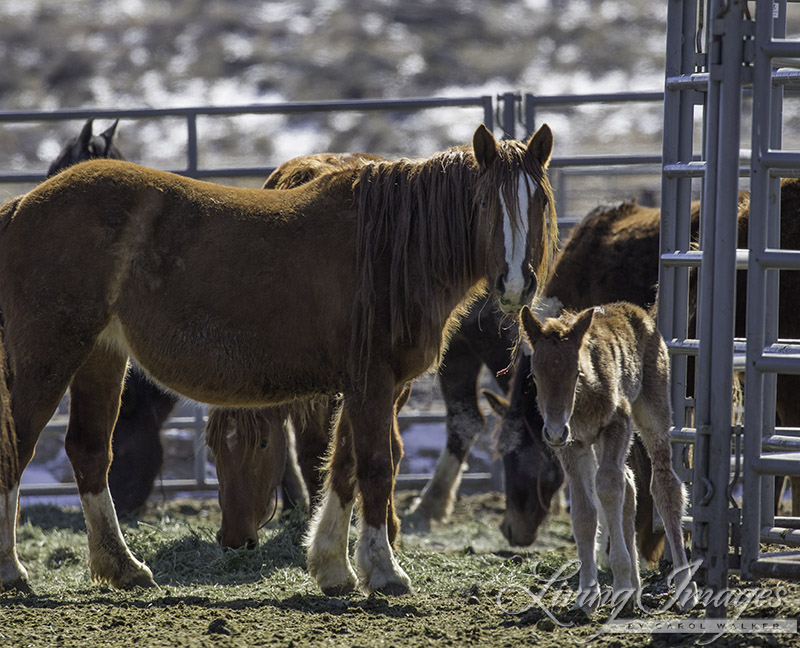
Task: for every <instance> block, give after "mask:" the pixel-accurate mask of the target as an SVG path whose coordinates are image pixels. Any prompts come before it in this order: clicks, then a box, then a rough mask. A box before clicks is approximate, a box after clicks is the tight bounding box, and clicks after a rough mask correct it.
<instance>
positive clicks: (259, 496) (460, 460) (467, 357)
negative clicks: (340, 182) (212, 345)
mask: <svg viewBox="0 0 800 648" xmlns="http://www.w3.org/2000/svg"><path fill="white" fill-rule="evenodd" d="M368 162H388V160H386V159H385V158H381V157H378V156H375V155H370V154H367V153H318V154H313V155H307V156H302V157H298V158H293V159H291V160H289V161H288V162H284V163H283V164H281V165H280V166H279V167H278V168H277V169H276V170H275V171H273V173H272V174H270V176H269V177H268V178H267V180H266V182H265V183H264V188H265V189H291V188H294V187H297V186H299V185H301V184H304V183H306V182H309V181H310V180H313V179H315V178H317V177H319V176H320V175H323V174H325V173H328V172H331V171H336V170H340V169H343V168H357V167H360V166H362V165H364V164H366V163H368ZM512 331H513V333H514V336H513V337H512V335H511V333H512ZM515 336H516V323H515V322H510V321H509V320H508V318H505V317H504V315H503V313H502V312H501V311H499V309H498V308H497V307H496V305H495V304H494V303H493V300H491V299H489V298H488V297H482V298H480V299H479V300H478V301H476V302H475V303H474V304H473V305H472V307H471V308H470V309H469V312H468V313H467V314H466V315H465V316H464V317H463V319H462V320H461V321H460V322H459V325H458V329H457V330H456V331H455V332H454V333H453V334H452V336H451V337H450V340H449V342H448V344H447V348H446V349H445V351H444V354H443V356H442V359H441V362H440V363H439V369H438V374H439V384H440V387H441V391H442V396H443V399H444V403H445V408H446V423H445V427H446V435H447V441H446V445H445V447H444V448H443V449H442V453H441V456H440V457H439V461H438V462H437V464H436V469H435V471H434V474H433V476H432V477H431V479H430V480H429V482H428V484H427V485H426V486H425V488H424V489H423V491H422V493H421V494H420V496H419V497H418V498H417V499H416V500H415V501H414V503H413V506H412V509H411V510H410V511H409V513H408V514H407V515H406V517H405V518H404V520H403V524H404V525H406V524H407V523H408V524H409V526H412V527H413V528H415V529H421V528H425V527H427V526H428V525H429V524H430V521H431V520H443V519H445V518H446V517H447V516H448V515H449V513H450V511H451V510H452V506H453V503H454V500H455V494H456V491H457V490H458V485H459V483H460V481H461V473H462V471H463V469H464V465H465V463H466V459H467V455H468V453H469V450H470V447H471V446H472V442H473V440H474V439H475V437H476V435H477V434H478V433H479V431H480V430H482V429H483V428H484V426H485V420H484V417H483V414H482V412H481V410H480V407H479V405H478V392H477V388H476V385H477V382H478V377H479V374H480V371H481V368H482V367H483V365H484V364H485V365H486V366H487V367H488V368H489V369H490V370H491V371H492V373H493V374H497V373H498V372H500V371H501V370H503V369H505V368H506V367H507V366H508V364H509V349H511V348H512V347H513V346H514V343H515V339H516V337H515ZM510 380H511V372H505V373H502V374H501V375H500V376H498V378H497V382H498V384H499V385H500V387H501V388H503V389H507V388H508V386H509V384H510ZM335 409H336V403H335V402H329V400H328V398H327V397H320V398H316V399H311V400H301V401H297V402H295V403H293V404H291V405H290V406H288V407H284V408H283V409H282V412H283V413H284V414H285V416H286V417H288V418H289V419H291V423H292V428H293V430H294V433H295V438H296V456H297V462H298V464H299V470H300V472H301V473H302V478H303V482H304V485H305V488H306V492H307V494H308V500H309V504H310V506H311V510H313V508H314V506H315V504H316V499H317V495H318V493H319V492H320V490H321V488H322V481H323V477H324V469H323V466H324V464H325V456H326V454H327V450H328V442H329V439H330V430H331V424H332V421H333V417H334V413H335ZM238 412H241V417H240V420H238V421H232V419H235V418H237V416H238ZM215 416H216V410H215V409H211V410H209V422H208V426H207V430H208V434H207V438H208V442H209V445H211V446H212V448H214V447H218V446H219V443H220V442H221V441H219V440H218V439H216V438H215V437H216V436H219V435H221V434H222V432H221V430H227V429H229V428H230V427H235V428H236V429H239V430H243V432H242V434H241V438H236V437H235V436H229V437H228V442H227V443H228V446H227V449H226V451H225V454H224V455H219V454H217V453H215V454H217V456H216V464H217V474H218V477H219V482H220V507H221V509H222V525H221V527H220V531H219V533H218V534H217V538H218V540H219V542H220V544H222V545H223V546H225V547H233V548H236V547H255V546H256V545H257V543H258V534H257V530H258V529H259V528H260V527H261V526H262V525H263V524H264V523H265V521H266V520H267V519H268V518H267V515H268V514H269V512H270V511H273V510H274V505H273V504H272V502H273V500H274V497H275V491H274V490H272V488H266V485H271V486H272V487H275V486H277V482H278V481H279V480H280V473H281V472H282V471H283V470H284V468H283V466H280V465H279V464H277V463H275V461H274V458H273V457H272V456H270V455H269V453H265V452H258V451H256V450H255V448H254V447H253V444H260V443H262V442H263V439H264V437H265V436H266V435H270V434H273V430H275V429H278V428H279V427H280V426H281V425H282V424H283V423H284V422H285V420H284V419H281V418H280V417H279V416H276V415H275V414H274V413H273V414H267V413H265V414H264V416H260V417H258V416H257V417H253V416H252V415H250V414H249V413H248V412H247V410H229V411H226V412H225V414H224V418H225V421H227V422H222V421H220V422H216V421H214V418H215ZM250 423H253V424H260V425H262V426H272V428H271V429H269V428H267V427H262V429H261V430H260V431H258V430H245V428H246V426H247V425H248V424H250ZM294 470H295V468H294V465H293V463H292V462H288V463H287V464H286V472H285V473H284V481H286V479H287V477H288V476H291V475H292V474H293V471H294ZM276 471H277V472H276ZM245 476H247V478H245ZM253 484H255V485H257V487H255V488H254V487H253ZM284 495H285V493H284ZM271 507H272V508H271ZM390 523H391V516H390ZM393 535H394V529H393V528H391V527H390V530H389V537H390V541H393Z"/></svg>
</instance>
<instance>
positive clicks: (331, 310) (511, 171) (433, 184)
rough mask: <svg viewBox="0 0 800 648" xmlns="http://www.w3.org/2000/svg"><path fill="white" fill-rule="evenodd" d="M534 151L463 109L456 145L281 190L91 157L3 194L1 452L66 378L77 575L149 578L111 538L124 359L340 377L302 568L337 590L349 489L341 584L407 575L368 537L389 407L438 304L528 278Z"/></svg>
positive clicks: (20, 575) (548, 199) (443, 315)
mask: <svg viewBox="0 0 800 648" xmlns="http://www.w3.org/2000/svg"><path fill="white" fill-rule="evenodd" d="M551 151H552V133H551V132H550V129H549V128H548V127H546V126H543V127H542V128H541V129H540V130H539V131H537V133H536V134H534V136H533V137H532V138H531V140H530V141H529V142H528V143H527V144H522V143H519V142H515V141H503V142H500V143H498V142H497V141H496V140H495V139H494V137H492V135H491V133H489V132H488V131H487V130H486V129H485V128H484V127H480V128H478V130H477V131H476V133H475V136H474V138H473V143H472V148H470V147H468V146H462V147H457V148H454V149H450V150H448V151H446V152H444V153H441V154H437V155H435V156H432V157H431V158H429V159H427V160H420V161H411V160H401V161H398V162H396V163H389V164H384V163H381V164H370V165H366V166H365V167H364V168H363V169H360V170H357V171H351V170H347V171H342V172H340V173H334V174H328V175H325V176H323V177H321V178H319V179H317V180H315V181H312V182H310V183H307V184H306V185H303V186H301V187H299V188H297V189H292V190H286V191H263V190H247V189H236V188H231V187H223V186H219V185H213V184H210V183H205V182H199V181H195V180H190V179H186V178H182V177H179V176H175V175H173V174H169V173H164V172H160V171H155V170H152V169H147V168H144V167H139V166H137V165H133V164H129V163H125V162H118V161H112V160H103V161H91V162H86V163H82V164H79V165H76V166H74V167H71V168H70V169H68V170H66V171H65V172H63V173H61V174H59V175H57V176H55V177H53V178H52V179H50V180H48V181H46V182H45V183H43V184H42V185H40V186H39V187H37V188H36V189H34V190H33V191H31V192H30V193H28V194H26V195H25V196H21V197H18V198H15V199H13V200H11V201H9V202H7V203H5V205H3V206H2V208H0V276H2V277H5V278H13V280H7V281H4V282H3V283H2V285H1V286H0V310H2V312H3V314H4V317H5V331H4V342H5V344H6V350H7V352H8V356H9V363H10V373H11V376H12V383H11V407H12V418H13V420H14V424H15V425H16V429H17V439H18V455H19V469H24V467H25V466H26V465H27V464H28V462H29V461H30V458H31V456H32V454H33V450H34V447H35V445H36V441H37V439H38V435H39V433H40V431H41V429H42V427H43V426H44V424H45V423H46V422H47V420H49V418H50V416H51V415H52V413H53V411H54V410H55V407H56V405H57V403H58V401H59V400H60V398H61V396H62V395H63V394H64V392H65V390H66V389H67V388H68V387H69V388H70V390H71V407H70V423H69V427H68V431H67V438H66V447H67V454H68V456H69V457H70V460H71V462H72V464H73V468H74V469H75V474H76V478H77V481H78V490H79V493H80V495H81V501H82V505H83V508H84V514H85V517H86V520H87V528H88V531H89V547H90V569H91V571H92V574H93V576H94V578H95V579H98V580H104V581H108V582H110V583H111V584H112V585H114V586H126V585H137V584H139V585H152V584H153V580H152V575H151V573H150V571H149V569H147V567H146V566H145V565H144V564H142V563H141V562H139V561H138V560H136V559H135V558H134V557H133V555H132V554H131V553H130V551H129V550H128V548H127V546H126V545H125V542H124V540H123V538H122V535H121V533H120V530H119V525H118V523H117V520H116V515H115V513H114V510H113V505H112V503H111V498H110V495H109V492H108V486H107V482H106V478H105V476H106V471H107V468H108V463H109V437H110V432H111V429H112V427H113V424H114V421H115V419H116V415H117V410H118V407H119V395H120V392H121V386H122V380H123V377H124V374H125V371H126V367H127V361H128V356H129V355H132V356H133V357H134V358H135V359H136V360H137V362H138V364H139V365H141V366H142V367H143V368H144V369H145V370H146V371H147V372H148V373H149V374H150V375H151V376H152V377H153V378H154V379H156V380H157V381H158V382H160V383H162V384H164V385H165V386H167V387H168V388H170V389H172V390H174V391H176V392H178V393H183V394H185V395H187V396H188V397H190V398H193V399H195V400H199V401H205V402H210V403H212V404H215V405H218V406H226V407H229V406H235V407H258V406H264V405H278V404H281V403H282V402H286V401H289V400H293V399H296V398H298V397H305V396H310V395H315V394H330V393H337V392H341V393H342V394H343V395H344V396H343V405H342V407H341V409H340V412H339V420H338V425H337V427H336V431H335V444H334V446H333V447H334V457H333V459H332V462H331V473H330V475H329V476H328V477H327V478H326V484H325V487H324V490H323V496H322V501H321V504H320V506H319V508H318V509H317V513H316V514H315V517H314V520H313V522H312V525H311V531H310V533H309V537H308V567H309V571H310V573H311V574H312V575H313V576H314V577H315V578H316V580H317V582H318V584H319V585H320V587H321V588H322V589H323V591H326V592H339V591H345V590H348V589H351V588H353V587H354V586H355V583H356V577H355V573H354V572H353V570H352V568H351V567H350V562H349V557H348V551H347V528H348V526H349V520H350V513H351V511H352V507H353V504H354V499H355V496H356V494H357V493H358V494H359V495H360V498H361V507H360V508H361V518H362V524H361V527H360V536H361V540H360V542H359V546H358V550H357V552H356V562H357V565H358V568H359V577H360V582H361V585H362V587H363V588H364V589H365V590H367V591H375V590H380V591H385V592H398V593H399V592H406V591H408V590H409V588H410V582H409V580H408V577H407V576H406V574H405V572H404V571H403V570H402V568H401V567H400V566H399V564H398V563H397V561H396V559H395V558H394V554H393V552H392V550H391V547H390V545H389V542H388V535H387V514H388V510H389V509H388V506H389V502H390V499H391V493H392V487H393V477H394V471H395V469H396V465H397V461H399V458H400V457H399V455H400V452H401V448H400V447H399V446H398V444H397V443H396V441H395V440H394V437H393V435H392V427H393V426H392V417H393V415H394V413H395V407H396V405H395V404H396V402H397V401H398V399H399V398H400V397H401V396H402V395H403V393H404V392H405V390H406V386H407V383H408V382H409V381H410V380H412V379H413V378H414V377H415V376H416V375H418V374H419V373H420V372H422V371H425V370H426V369H427V368H428V367H429V366H430V365H431V364H432V363H433V362H435V361H436V359H437V356H438V355H439V353H440V348H441V344H442V340H443V338H445V337H446V336H447V334H448V329H449V324H448V323H449V321H450V320H451V313H452V312H453V311H454V309H456V307H457V306H459V304H461V303H465V300H469V299H470V298H474V296H475V295H477V294H480V292H481V291H482V290H486V289H487V288H488V289H489V290H492V291H493V292H494V293H495V294H496V296H497V298H498V301H499V303H500V304H501V305H502V306H503V307H504V308H506V309H508V310H510V311H512V312H513V311H514V310H516V309H518V308H519V307H521V305H522V304H523V303H524V302H526V301H528V300H529V299H530V297H531V295H532V293H533V292H534V290H535V289H536V288H537V281H536V277H537V276H539V277H544V276H546V271H547V269H548V264H549V261H550V257H551V253H552V250H553V249H554V247H555V244H556V231H557V229H556V223H555V218H554V216H555V214H554V210H553V209H552V190H551V189H550V186H549V183H548V181H547V176H546V165H547V162H548V160H549V157H550V154H551ZM548 211H549V215H550V217H549V218H548ZM65 241H68V242H70V245H65ZM32 269H35V271H34V270H32ZM13 483H14V484H18V483H19V475H18V474H17V475H15V476H14V479H13ZM14 488H16V486H12V492H13V489H14ZM5 499H6V501H5V506H0V529H1V530H2V531H0V539H2V541H3V546H2V547H0V560H2V563H0V575H2V578H3V581H4V582H6V583H8V584H10V585H12V586H14V585H16V584H17V583H19V582H20V581H24V580H25V579H26V576H27V575H26V572H25V570H24V568H23V567H22V565H21V564H20V563H19V560H18V558H17V554H16V547H15V542H14V538H15V534H14V520H15V518H16V512H17V506H18V504H17V501H16V499H15V498H12V497H9V496H8V495H7V496H6V498H5ZM12 499H13V501H12Z"/></svg>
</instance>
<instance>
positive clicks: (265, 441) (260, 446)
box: [258, 439, 269, 450]
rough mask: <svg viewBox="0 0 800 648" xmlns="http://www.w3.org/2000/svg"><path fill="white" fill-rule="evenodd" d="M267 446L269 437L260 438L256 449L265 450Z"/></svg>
mask: <svg viewBox="0 0 800 648" xmlns="http://www.w3.org/2000/svg"><path fill="white" fill-rule="evenodd" d="M268 446H269V439H261V441H260V442H259V444H258V449H259V450H266V449H267V447H268Z"/></svg>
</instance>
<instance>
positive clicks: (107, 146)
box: [47, 119, 124, 178]
mask: <svg viewBox="0 0 800 648" xmlns="http://www.w3.org/2000/svg"><path fill="white" fill-rule="evenodd" d="M93 123H94V120H93V119H87V120H86V123H85V124H84V125H83V128H82V129H81V132H80V134H79V135H78V136H77V137H76V138H75V139H73V140H71V141H69V142H67V144H66V145H65V146H64V148H63V149H62V150H61V153H59V155H58V157H57V158H56V160H55V161H54V162H53V163H52V164H51V165H50V168H49V169H47V177H48V178H49V177H50V176H52V175H55V174H56V173H58V172H59V171H62V170H64V169H66V168H67V167H69V166H72V165H73V164H77V163H78V162H83V161H85V160H92V159H94V158H113V159H115V160H122V159H124V158H123V156H122V153H120V152H119V149H118V148H117V147H116V146H115V145H114V134H115V133H116V132H117V124H118V123H119V119H117V120H116V121H115V122H114V123H113V124H111V126H109V127H108V128H107V129H106V130H104V131H103V132H102V133H100V134H99V135H92V126H93Z"/></svg>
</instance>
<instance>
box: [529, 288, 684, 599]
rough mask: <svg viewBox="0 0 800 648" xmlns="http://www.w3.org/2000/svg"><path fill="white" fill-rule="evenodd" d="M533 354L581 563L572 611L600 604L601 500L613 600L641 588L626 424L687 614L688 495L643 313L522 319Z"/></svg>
mask: <svg viewBox="0 0 800 648" xmlns="http://www.w3.org/2000/svg"><path fill="white" fill-rule="evenodd" d="M521 322H522V328H523V331H524V333H525V337H526V339H527V340H528V342H529V344H530V346H531V375H532V376H533V378H534V380H535V381H536V400H537V403H538V406H539V411H540V412H541V414H542V418H543V423H544V425H543V428H542V430H543V433H544V438H545V440H546V442H547V443H548V445H549V446H550V447H551V448H552V449H553V451H554V452H555V454H556V455H557V457H558V459H559V462H560V463H561V466H562V467H563V469H564V472H565V473H566V474H567V477H568V479H569V485H570V495H571V506H570V513H571V516H572V532H573V534H574V536H575V542H576V543H577V545H578V559H579V560H580V561H581V566H580V572H579V587H578V598H577V606H578V607H579V608H581V609H583V610H584V611H586V612H587V613H588V612H591V611H594V610H595V609H596V608H597V606H598V605H599V603H600V585H599V582H598V580H597V565H596V563H595V556H594V554H595V542H596V537H597V524H598V511H597V508H596V507H595V503H594V502H595V497H597V498H598V499H599V500H600V503H601V505H602V509H603V512H604V513H605V520H606V523H607V526H608V533H609V538H610V554H609V559H610V564H611V570H612V572H613V575H614V601H615V602H624V600H627V599H628V598H629V597H631V596H632V595H633V596H638V594H639V592H640V590H641V582H640V580H639V565H638V560H637V557H636V545H635V541H634V535H635V524H634V517H635V512H636V486H635V484H634V482H633V473H632V471H631V470H630V469H629V468H628V467H627V466H626V465H625V463H626V458H627V456H628V450H629V448H630V444H631V441H632V440H633V432H634V424H635V430H636V433H637V434H638V436H639V437H640V438H641V440H642V442H643V443H644V446H645V448H646V449H647V454H648V456H649V458H650V461H651V463H652V466H653V477H652V482H651V486H650V489H651V491H652V494H653V497H654V499H655V503H656V506H657V507H658V511H659V513H660V515H661V518H662V519H663V520H664V526H665V528H666V531H667V538H668V540H669V544H670V549H671V551H672V556H673V560H674V561H675V569H676V587H677V591H678V596H679V598H680V601H681V603H682V604H683V605H684V607H693V606H694V604H695V603H696V599H697V587H696V585H694V583H690V581H691V574H690V572H689V569H688V561H687V559H686V551H685V549H684V547H683V532H682V529H681V517H682V515H683V512H684V508H685V500H686V495H685V493H684V489H683V484H682V483H681V480H680V479H679V477H678V476H677V475H676V474H675V471H674V470H673V468H672V447H671V445H670V438H669V428H670V426H671V424H672V411H671V407H670V400H669V385H670V379H669V373H670V371H669V353H668V351H667V345H666V344H665V343H664V340H663V339H662V337H661V335H660V334H659V332H658V330H657V329H656V323H655V321H654V320H653V319H652V318H651V317H650V316H649V315H648V314H647V312H646V311H644V310H643V309H641V308H639V307H638V306H634V305H633V304H630V303H628V302H616V303H614V304H606V305H604V306H601V307H596V308H589V309H586V310H584V311H582V312H580V313H572V312H569V311H565V312H564V313H562V315H561V316H560V317H559V318H557V319H556V318H548V319H546V320H545V321H544V323H542V322H540V321H539V320H538V319H536V317H535V316H534V315H533V314H532V313H531V311H530V309H529V308H527V307H526V308H523V309H522V313H521Z"/></svg>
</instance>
